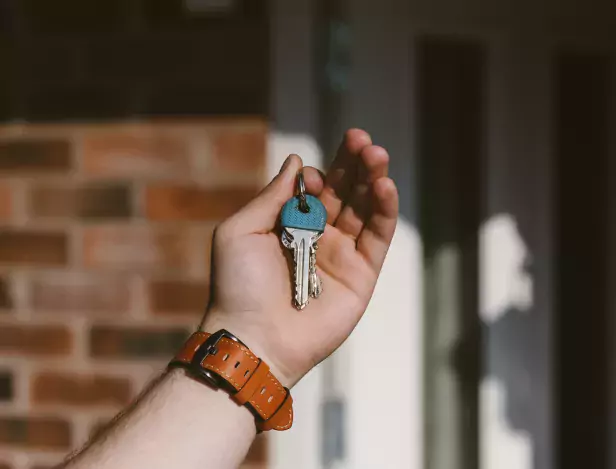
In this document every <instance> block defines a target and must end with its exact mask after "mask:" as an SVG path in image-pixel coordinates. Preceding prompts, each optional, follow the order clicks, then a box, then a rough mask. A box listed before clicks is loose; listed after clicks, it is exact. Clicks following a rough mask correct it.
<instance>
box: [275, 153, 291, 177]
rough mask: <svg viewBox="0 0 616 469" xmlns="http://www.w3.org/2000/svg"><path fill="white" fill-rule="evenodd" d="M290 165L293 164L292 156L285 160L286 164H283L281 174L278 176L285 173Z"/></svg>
mask: <svg viewBox="0 0 616 469" xmlns="http://www.w3.org/2000/svg"><path fill="white" fill-rule="evenodd" d="M289 164H291V155H289V156H287V159H286V160H284V163H282V166H281V167H280V172H279V173H278V174H282V173H284V172H285V170H286V169H287V168H288V167H289Z"/></svg>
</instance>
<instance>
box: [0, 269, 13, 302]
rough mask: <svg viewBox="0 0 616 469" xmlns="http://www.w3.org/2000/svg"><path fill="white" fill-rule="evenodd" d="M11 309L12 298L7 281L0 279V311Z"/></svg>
mask: <svg viewBox="0 0 616 469" xmlns="http://www.w3.org/2000/svg"><path fill="white" fill-rule="evenodd" d="M12 307H13V296H12V292H11V287H10V284H9V280H8V278H6V277H0V309H10V308H12Z"/></svg>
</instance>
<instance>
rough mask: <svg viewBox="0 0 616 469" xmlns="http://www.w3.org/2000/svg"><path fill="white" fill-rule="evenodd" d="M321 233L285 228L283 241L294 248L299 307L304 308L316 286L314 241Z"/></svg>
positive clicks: (297, 304)
mask: <svg viewBox="0 0 616 469" xmlns="http://www.w3.org/2000/svg"><path fill="white" fill-rule="evenodd" d="M320 235H321V234H320V233H318V232H315V231H310V230H304V229H301V228H285V229H284V235H283V238H282V239H283V243H284V245H285V247H287V248H288V249H293V263H294V264H295V273H294V282H295V297H294V302H295V306H296V307H297V309H304V308H305V307H306V305H307V304H308V300H309V298H310V297H311V296H312V297H313V298H316V296H315V295H314V294H313V292H314V290H315V287H314V282H315V279H314V278H313V276H316V266H315V265H314V262H315V260H313V257H314V256H313V252H314V247H313V245H314V243H315V242H316V240H317V239H318V238H319V237H320Z"/></svg>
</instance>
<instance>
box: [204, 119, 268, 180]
mask: <svg viewBox="0 0 616 469" xmlns="http://www.w3.org/2000/svg"><path fill="white" fill-rule="evenodd" d="M266 138H267V132H266V130H265V128H263V129H252V130H241V129H233V128H228V129H223V130H221V131H219V132H217V133H216V134H215V135H214V136H213V141H212V143H213V147H214V161H215V162H216V165H217V166H218V167H219V168H222V169H225V170H230V171H255V170H261V169H263V168H264V167H265V145H266Z"/></svg>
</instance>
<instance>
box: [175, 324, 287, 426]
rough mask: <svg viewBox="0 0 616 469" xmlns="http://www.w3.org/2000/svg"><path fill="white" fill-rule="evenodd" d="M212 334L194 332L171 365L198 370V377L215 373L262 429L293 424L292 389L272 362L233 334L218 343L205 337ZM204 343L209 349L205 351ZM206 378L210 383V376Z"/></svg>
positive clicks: (221, 337)
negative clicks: (278, 375)
mask: <svg viewBox="0 0 616 469" xmlns="http://www.w3.org/2000/svg"><path fill="white" fill-rule="evenodd" d="M222 332H225V333H226V331H222ZM217 334H218V333H217ZM226 334H228V333H226ZM215 335H216V334H215ZM211 336H212V334H209V333H207V332H195V333H194V334H192V335H191V336H190V337H189V338H188V340H187V341H186V343H185V344H184V347H182V350H180V352H179V353H178V354H177V355H176V356H175V358H174V359H173V360H172V361H171V363H170V364H169V366H182V367H184V368H187V369H188V370H193V371H196V373H195V374H196V375H197V377H199V375H200V371H204V372H205V373H206V374H208V375H209V374H210V373H213V374H215V375H216V377H217V378H219V379H220V380H222V381H224V382H225V383H226V385H225V386H224V387H225V388H226V389H227V390H229V391H230V392H231V398H232V399H233V400H234V401H235V402H237V403H238V404H240V405H246V406H247V407H249V408H250V409H251V410H252V412H253V414H255V416H256V422H257V428H258V429H259V430H260V431H264V430H287V429H289V428H291V425H292V423H293V399H292V398H291V393H290V392H289V390H288V389H287V388H285V387H284V386H283V385H282V384H280V382H279V381H278V380H277V379H276V377H275V376H274V375H273V374H272V373H271V372H270V369H269V366H268V365H267V364H266V363H265V362H264V361H262V360H260V359H259V358H258V357H256V356H255V355H254V354H253V353H252V352H251V351H250V349H249V348H248V347H247V346H246V345H244V344H243V343H241V342H239V341H236V340H233V339H232V338H230V337H229V336H231V334H228V336H225V335H222V336H220V337H217V338H216V342H215V344H212V345H210V344H208V343H206V341H207V340H208V339H209V338H210V337H211ZM203 347H208V349H207V350H206V351H202V350H203ZM204 352H205V353H204ZM202 355H204V357H203V358H201V356H202ZM196 357H197V358H196ZM195 368H196V370H195ZM206 381H209V382H210V383H211V381H210V380H209V379H206Z"/></svg>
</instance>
